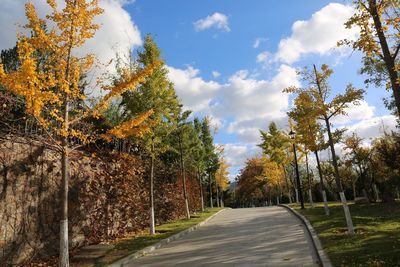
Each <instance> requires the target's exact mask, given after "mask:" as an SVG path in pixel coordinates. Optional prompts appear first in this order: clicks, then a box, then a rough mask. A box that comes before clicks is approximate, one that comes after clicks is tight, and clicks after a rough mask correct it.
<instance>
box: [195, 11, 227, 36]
mask: <svg viewBox="0 0 400 267" xmlns="http://www.w3.org/2000/svg"><path fill="white" fill-rule="evenodd" d="M193 24H194V28H195V29H196V30H197V31H202V30H206V29H209V28H211V27H215V28H217V29H220V30H223V31H226V32H230V31H231V29H230V28H229V23H228V17H227V16H226V15H224V14H222V13H218V12H215V13H214V14H212V15H210V16H207V17H206V18H204V19H199V20H198V21H196V22H194V23H193Z"/></svg>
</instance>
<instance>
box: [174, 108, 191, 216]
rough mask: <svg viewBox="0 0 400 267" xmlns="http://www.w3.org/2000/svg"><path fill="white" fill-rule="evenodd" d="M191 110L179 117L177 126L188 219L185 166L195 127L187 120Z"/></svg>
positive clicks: (187, 207)
mask: <svg viewBox="0 0 400 267" xmlns="http://www.w3.org/2000/svg"><path fill="white" fill-rule="evenodd" d="M190 113H191V111H185V112H183V113H182V114H181V115H179V117H178V127H177V135H176V136H177V138H178V146H179V157H180V167H181V175H182V179H183V198H184V200H185V215H186V219H190V210H189V200H188V196H187V188H186V168H185V160H186V157H187V152H188V151H189V150H190V149H191V147H192V142H193V139H192V138H193V128H192V124H189V123H188V122H187V121H186V120H187V118H188V117H189V115H190Z"/></svg>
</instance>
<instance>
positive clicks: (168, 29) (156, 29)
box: [0, 0, 395, 177]
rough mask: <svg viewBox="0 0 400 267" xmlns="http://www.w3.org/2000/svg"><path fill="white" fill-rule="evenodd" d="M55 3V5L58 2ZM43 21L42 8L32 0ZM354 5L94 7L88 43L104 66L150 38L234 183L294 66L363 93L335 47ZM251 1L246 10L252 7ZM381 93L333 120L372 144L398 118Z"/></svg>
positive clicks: (19, 8)
mask: <svg viewBox="0 0 400 267" xmlns="http://www.w3.org/2000/svg"><path fill="white" fill-rule="evenodd" d="M60 1H61V0H59V2H60ZM1 2H2V3H1V7H2V8H1V10H0V23H1V25H2V27H1V29H0V48H1V49H4V48H9V47H12V46H13V45H14V44H15V32H16V30H17V26H16V23H17V22H24V8H23V6H24V3H25V2H26V1H25V0H2V1H1ZM32 2H33V3H34V4H35V5H36V6H37V7H38V9H39V14H41V15H43V14H45V13H46V11H47V10H48V8H47V5H46V4H45V2H46V1H44V0H34V1H32ZM350 2H351V1H343V0H342V1H337V2H334V1H327V0H319V1H307V0H301V1H300V0H297V1H293V0H281V1H265V0H252V1H244V0H229V1H228V0H218V1H216V0H201V1H200V0H192V1H187V0H136V1H129V0H100V3H101V6H102V7H103V8H104V9H105V13H104V14H103V15H101V16H100V17H98V21H99V22H101V23H102V25H103V26H102V28H101V30H100V31H99V32H98V34H97V35H96V37H95V38H94V39H93V40H91V41H90V43H88V44H87V46H86V47H85V48H84V49H85V51H91V52H95V53H96V54H97V55H98V56H99V58H100V59H101V60H103V61H106V60H108V59H110V58H111V57H113V56H114V55H115V53H124V52H126V51H128V50H129V49H140V46H141V45H142V41H143V37H144V36H145V34H147V33H151V34H152V35H153V36H154V37H155V40H156V42H157V44H158V45H159V46H160V47H161V49H162V51H163V58H164V59H165V61H166V62H167V64H168V69H169V78H170V79H171V80H172V81H173V82H174V83H175V88H176V90H177V93H178V96H179V97H180V98H181V99H182V101H183V104H184V106H185V108H187V109H191V110H193V111H194V112H195V115H198V116H206V115H207V116H210V117H211V118H212V121H213V124H214V125H215V126H216V127H217V128H218V130H217V133H216V137H215V138H216V142H217V143H219V144H224V145H225V151H226V156H227V158H228V162H229V163H230V164H231V166H232V167H231V169H230V170H231V176H232V177H234V176H235V174H236V173H237V172H238V170H239V169H240V168H241V167H242V166H243V163H244V161H245V159H246V158H247V157H250V156H252V155H255V154H257V153H259V150H258V148H257V146H256V144H257V143H259V142H260V140H259V132H258V129H266V128H267V127H268V124H269V123H270V122H271V121H275V122H277V123H278V125H279V126H280V127H283V128H287V124H288V123H287V116H286V112H287V110H288V109H289V108H290V107H291V102H292V99H293V97H292V96H290V95H287V94H284V93H282V90H283V89H284V88H285V87H288V86H291V85H300V84H301V83H300V80H299V77H297V76H296V69H298V68H301V67H303V66H311V65H312V64H316V65H321V64H323V63H326V64H329V65H330V66H331V67H332V68H333V70H334V74H333V76H332V78H331V85H332V87H333V91H334V93H339V92H343V90H344V89H345V86H346V84H348V83H349V82H351V83H353V85H355V86H356V87H359V88H365V86H364V84H363V81H364V80H365V79H366V77H363V76H361V75H359V74H358V70H359V69H360V58H361V55H360V54H359V53H358V52H355V51H351V50H350V49H348V48H340V49H339V48H337V47H336V42H337V41H338V40H340V39H344V38H347V39H352V38H356V37H357V31H356V30H347V29H345V27H344V26H343V23H344V22H345V21H346V20H347V19H348V18H349V17H350V16H351V14H352V13H353V10H352V7H351V6H350ZM249 3H251V4H249ZM383 97H387V92H386V91H385V89H383V88H373V87H370V88H368V89H367V95H366V96H365V101H364V102H362V103H361V105H359V106H356V107H352V108H351V109H349V110H348V113H349V116H348V117H341V118H337V119H336V120H335V121H334V126H335V127H344V126H346V127H347V128H348V129H349V131H348V132H357V133H358V134H359V135H360V136H362V137H364V138H366V139H367V140H368V139H369V138H373V137H375V136H378V135H379V134H380V132H381V128H382V127H383V126H384V127H385V128H386V129H393V128H394V125H395V119H394V117H393V116H391V115H390V113H389V112H388V111H387V110H386V109H385V107H384V106H383V102H382V98H383Z"/></svg>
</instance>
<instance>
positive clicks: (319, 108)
mask: <svg viewBox="0 0 400 267" xmlns="http://www.w3.org/2000/svg"><path fill="white" fill-rule="evenodd" d="M332 73H333V71H332V70H331V69H330V68H329V67H328V66H327V65H322V66H321V71H317V68H316V67H315V65H314V66H313V70H312V71H310V70H308V69H307V68H305V69H304V70H303V71H302V72H301V73H300V74H301V76H302V78H303V81H304V82H306V83H307V87H306V88H297V87H290V88H286V89H285V91H286V92H289V93H297V94H300V93H302V92H305V93H307V94H308V95H309V99H310V100H311V101H312V103H314V104H313V109H314V112H315V114H316V116H317V117H318V119H321V120H323V121H324V122H325V126H326V131H327V134H328V144H329V147H330V150H331V155H332V165H333V168H334V171H335V182H336V191H337V193H339V196H340V199H341V201H342V205H343V210H344V213H345V217H346V222H347V227H348V232H349V234H350V235H353V234H354V228H353V221H352V219H351V215H350V210H349V207H348V206H347V201H346V196H345V195H344V191H343V186H342V183H341V179H340V174H339V167H338V162H337V157H336V151H335V146H334V144H335V139H336V138H335V136H334V135H335V134H334V133H333V132H332V130H331V128H332V126H331V119H332V118H333V117H335V116H338V115H346V109H347V108H348V107H349V105H350V104H353V105H358V104H359V101H360V100H361V99H362V98H363V94H364V91H363V90H362V89H356V88H354V87H353V86H352V85H351V84H349V85H347V88H346V91H345V93H344V94H338V95H336V96H334V97H333V98H332V99H331V100H330V98H329V97H331V87H330V86H329V83H328V79H329V77H330V76H331V74H332ZM329 100H330V101H329ZM340 134H341V133H340V131H337V132H336V135H340Z"/></svg>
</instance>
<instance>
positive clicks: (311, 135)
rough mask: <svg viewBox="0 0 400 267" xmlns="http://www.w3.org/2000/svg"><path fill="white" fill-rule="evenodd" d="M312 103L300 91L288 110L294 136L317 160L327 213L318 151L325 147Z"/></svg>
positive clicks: (326, 212) (310, 99)
mask: <svg viewBox="0 0 400 267" xmlns="http://www.w3.org/2000/svg"><path fill="white" fill-rule="evenodd" d="M313 106H314V103H313V101H312V98H311V96H310V95H309V94H308V93H307V92H300V93H299V94H298V96H297V97H296V98H295V99H294V107H293V108H292V109H291V110H290V111H289V112H288V115H289V117H290V118H291V119H292V120H293V121H294V125H293V126H294V130H295V132H296V133H297V135H296V137H297V139H298V141H299V142H300V143H302V144H303V145H304V146H305V148H306V150H308V149H309V150H311V151H312V152H313V153H314V155H315V158H316V161H317V169H318V174H319V178H320V191H321V194H322V198H323V201H324V210H325V214H326V215H329V207H328V201H327V197H326V191H325V186H324V179H323V174H322V171H321V165H320V160H319V154H318V152H319V151H321V150H324V149H326V148H327V144H326V143H325V142H324V136H323V134H324V133H323V131H322V127H321V124H320V123H319V122H318V114H317V113H316V112H315V109H314V107H313Z"/></svg>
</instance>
